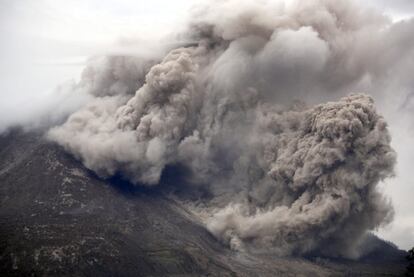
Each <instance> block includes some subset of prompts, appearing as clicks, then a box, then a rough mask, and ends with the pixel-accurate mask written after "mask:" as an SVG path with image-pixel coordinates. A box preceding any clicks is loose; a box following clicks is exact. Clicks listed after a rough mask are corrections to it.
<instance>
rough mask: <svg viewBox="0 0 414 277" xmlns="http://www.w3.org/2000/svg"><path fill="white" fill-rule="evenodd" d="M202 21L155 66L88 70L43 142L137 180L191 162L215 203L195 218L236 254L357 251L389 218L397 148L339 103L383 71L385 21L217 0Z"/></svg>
mask: <svg viewBox="0 0 414 277" xmlns="http://www.w3.org/2000/svg"><path fill="white" fill-rule="evenodd" d="M194 18H195V19H194V20H193V21H192V22H191V23H190V26H189V28H188V29H189V32H188V33H187V34H185V35H184V36H183V37H184V38H185V39H188V41H194V40H195V41H197V42H198V43H196V44H194V43H191V44H188V46H187V47H181V48H177V49H174V50H172V51H170V52H169V53H168V54H167V55H165V57H163V58H160V59H159V61H156V60H154V59H153V58H151V59H144V58H141V59H137V58H133V57H115V58H110V59H106V60H104V62H98V63H97V62H94V63H92V65H91V66H89V67H88V69H87V70H85V73H84V78H83V79H82V81H81V83H80V84H79V85H78V87H80V88H82V89H84V90H85V91H86V93H88V94H90V95H92V96H93V97H94V100H93V101H91V102H90V104H89V105H87V106H86V107H84V108H82V109H81V110H79V111H77V112H75V113H74V114H72V115H71V116H70V117H69V119H68V120H67V122H66V123H64V124H63V125H61V126H58V127H55V128H53V129H52V130H51V131H50V132H49V137H50V138H51V139H53V140H55V141H57V142H58V143H59V144H61V145H62V146H63V147H65V149H67V150H68V151H70V152H71V153H73V154H74V155H75V156H76V157H78V158H79V159H80V160H82V162H83V163H84V164H85V166H86V167H88V168H90V169H92V170H94V171H95V172H96V173H97V174H98V175H100V176H102V177H109V176H112V175H114V174H121V175H122V176H124V178H126V179H128V180H129V181H131V182H132V183H134V184H136V185H142V186H156V185H157V184H158V183H159V180H160V177H161V174H162V172H163V170H164V169H165V167H166V166H168V165H177V164H178V165H180V166H183V167H185V168H186V169H188V172H189V173H190V174H189V176H186V178H185V180H187V182H188V185H189V187H192V186H194V187H200V186H202V187H203V188H204V189H206V190H208V191H209V192H210V194H211V196H212V197H211V198H209V199H200V201H199V202H195V203H192V204H191V205H192V206H193V211H194V212H195V213H196V214H198V215H200V218H201V220H202V221H203V222H204V223H205V224H206V226H207V228H208V229H209V230H210V231H211V232H212V233H213V234H214V235H215V236H216V237H217V238H219V239H220V240H222V241H223V242H225V243H228V244H229V245H230V246H231V247H233V248H235V249H238V250H248V251H258V250H259V249H262V250H263V251H265V252H273V253H276V254H280V255H290V254H303V253H309V252H312V251H321V252H323V253H324V254H326V255H334V256H335V255H342V256H348V257H354V256H357V255H358V253H356V252H355V249H356V248H357V246H358V243H359V242H360V240H361V239H362V238H363V235H364V234H365V233H366V231H367V230H373V229H375V228H378V227H379V226H381V225H382V224H386V223H387V222H389V221H390V220H391V218H392V215H393V211H392V207H391V205H390V204H389V203H388V202H387V200H385V199H384V197H383V196H382V195H381V194H380V193H378V191H377V189H376V186H377V184H378V183H379V182H380V181H381V180H383V179H384V178H386V177H389V176H391V175H392V174H393V167H394V164H395V153H394V151H393V150H392V149H391V147H390V136H389V133H388V130H387V125H386V123H385V121H384V119H383V118H382V117H381V116H380V115H378V113H377V112H376V110H375V107H374V103H373V100H372V99H371V98H370V97H369V96H367V95H364V94H354V95H349V96H346V97H343V98H340V97H339V95H342V96H343V95H348V93H349V92H350V91H352V90H353V88H357V87H359V85H361V84H365V82H367V80H375V78H380V77H382V76H384V75H385V74H386V72H380V70H379V68H381V63H387V62H389V60H390V59H391V57H390V56H384V59H382V60H380V59H376V58H375V57H374V53H375V52H376V51H377V50H378V47H379V46H377V45H380V44H381V43H380V42H381V41H385V39H386V38H388V37H389V33H388V32H392V31H393V30H392V29H384V28H385V27H386V26H387V24H389V21H388V20H387V19H386V18H385V17H384V16H381V15H378V14H376V13H373V12H371V11H363V12H362V11H360V10H359V9H358V7H357V6H356V5H355V3H354V2H352V1H351V2H349V1H328V0H324V1H322V0H321V1H316V2H315V1H313V4H309V3H306V4H305V3H303V1H302V2H301V4H299V2H296V1H290V2H289V4H283V3H282V2H280V3H278V4H272V3H271V2H261V3H254V2H242V4H240V3H239V2H236V1H222V2H217V3H215V5H211V6H209V7H207V8H202V9H199V10H198V11H196V14H195V17H194ZM368 34H370V35H369V36H367V35H368ZM368 38H369V39H368ZM394 38H395V40H399V39H401V37H399V36H398V32H397V33H396V35H395V36H394ZM360 40H362V41H363V42H364V43H361V44H359V43H355V41H360ZM392 43H393V42H392V41H391V42H389V44H392ZM367 45H368V46H369V47H371V46H372V49H376V51H372V49H370V48H369V47H368V46H367ZM379 50H381V49H379ZM296 99H302V100H305V101H297V100H296ZM338 99H340V100H339V101H338ZM328 100H335V101H334V102H328ZM320 103H322V104H320ZM327 242H329V243H327ZM326 245H328V246H326Z"/></svg>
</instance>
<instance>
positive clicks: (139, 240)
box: [0, 129, 406, 276]
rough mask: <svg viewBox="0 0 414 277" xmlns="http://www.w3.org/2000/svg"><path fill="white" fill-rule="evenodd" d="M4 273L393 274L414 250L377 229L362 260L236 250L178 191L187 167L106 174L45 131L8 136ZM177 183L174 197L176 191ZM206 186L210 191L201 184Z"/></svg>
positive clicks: (0, 153)
mask: <svg viewBox="0 0 414 277" xmlns="http://www.w3.org/2000/svg"><path fill="white" fill-rule="evenodd" d="M0 157H1V159H0V203H1V204H0V205H1V206H0V274H1V276H297V275H302V276H343V275H347V276H349V275H352V276H390V275H393V276H394V275H400V274H403V272H404V270H405V266H406V264H405V260H404V256H405V255H406V252H405V251H402V250H399V249H398V248H397V247H395V246H394V245H393V244H391V243H388V242H384V241H382V240H380V239H379V238H377V237H375V236H374V235H370V236H369V238H368V239H367V240H366V242H365V243H364V247H366V248H367V249H368V250H369V251H368V250H367V251H365V252H366V253H367V254H366V255H365V256H363V257H361V258H360V259H358V260H346V259H339V258H338V259H335V258H327V257H323V256H319V255H318V254H317V253H315V254H311V255H307V256H306V257H295V256H293V257H275V256H273V255H269V254H254V253H248V252H240V251H234V250H231V249H230V248H229V247H228V246H226V245H224V244H222V243H221V242H220V241H218V240H217V239H216V238H215V237H214V236H213V235H212V234H210V233H209V232H208V231H207V229H206V228H205V227H203V225H202V224H201V223H200V222H199V221H198V220H197V217H196V216H195V215H193V214H192V212H191V211H190V210H188V209H187V208H186V206H185V205H182V204H181V201H177V197H178V198H180V197H197V195H185V196H183V195H184V194H186V192H185V184H180V182H184V181H183V180H179V179H178V178H175V176H174V172H175V170H177V169H171V170H165V172H164V174H163V177H162V180H161V181H162V184H161V185H160V186H157V187H155V188H145V187H139V186H134V185H132V184H130V183H128V182H127V181H124V180H123V179H122V178H119V177H113V178H111V179H101V178H99V177H98V176H96V175H95V174H94V173H93V172H91V171H89V170H88V169H86V168H85V167H84V166H83V165H82V163H80V162H78V161H77V160H76V159H75V158H74V157H72V156H71V155H70V154H67V153H66V152H65V151H63V149H62V148H61V147H60V146H58V145H56V144H54V143H52V142H50V141H48V140H46V139H45V138H44V135H43V134H42V133H41V132H24V131H22V130H17V129H16V130H12V131H10V132H8V133H7V134H4V135H2V136H1V137H0ZM172 192H174V195H175V196H174V197H173V196H171V195H172ZM199 193H202V192H199Z"/></svg>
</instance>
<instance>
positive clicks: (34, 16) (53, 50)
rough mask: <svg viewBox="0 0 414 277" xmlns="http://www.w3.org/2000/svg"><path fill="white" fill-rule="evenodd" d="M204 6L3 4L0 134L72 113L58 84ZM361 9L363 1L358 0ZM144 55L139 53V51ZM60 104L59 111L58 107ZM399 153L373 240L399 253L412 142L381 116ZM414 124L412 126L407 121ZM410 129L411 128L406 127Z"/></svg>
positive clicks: (406, 12)
mask: <svg viewBox="0 0 414 277" xmlns="http://www.w3.org/2000/svg"><path fill="white" fill-rule="evenodd" d="M201 1H202V0H199V1H195V0H174V1H168V0H151V1H139V0H138V1H134V0H130V1H125V0H124V1H114V0H113V1H109V0H89V1H82V0H72V1H70V0H1V1H0V36H1V43H0V74H1V75H0V76H1V78H0V99H1V100H0V132H1V131H2V128H4V127H5V126H7V125H9V124H11V123H16V122H23V123H28V122H31V121H32V118H34V115H38V114H42V113H45V111H47V110H50V109H53V108H58V109H59V108H60V109H62V111H63V112H64V111H70V110H71V109H75V107H77V106H78V105H81V104H82V101H84V100H85V99H82V98H73V97H71V96H70V95H68V94H65V93H66V92H64V91H63V92H62V91H60V92H59V93H56V92H55V88H56V86H58V85H59V84H62V83H65V82H70V81H71V80H76V79H78V78H79V75H80V72H81V70H82V68H83V66H84V64H85V62H86V60H87V57H89V56H93V55H102V54H106V53H114V52H118V51H119V52H128V51H130V52H133V51H137V49H138V48H139V47H134V46H139V45H142V44H145V43H149V41H154V40H155V41H156V40H157V39H158V38H161V37H162V36H163V35H166V34H168V33H169V32H171V31H173V30H176V29H177V28H178V26H182V25H183V24H181V23H182V22H183V21H185V19H186V14H187V11H188V10H189V8H190V7H191V6H192V5H193V4H195V3H197V2H201ZM361 2H362V1H361ZM364 3H367V5H373V6H375V7H376V8H377V9H379V10H381V11H383V12H385V13H387V14H389V15H391V16H392V17H393V19H394V20H396V21H398V20H402V19H404V18H409V17H412V16H413V15H414V1H413V0H392V1H391V0H368V1H364ZM141 48H142V47H141ZM62 97H63V98H64V99H65V104H64V105H63V106H62V104H59V105H60V106H58V107H56V105H58V103H59V101H60V100H61V99H62ZM382 112H384V113H385V116H386V117H387V119H389V123H390V129H391V132H392V135H393V146H394V148H395V149H396V150H397V152H398V165H397V177H396V178H394V179H392V180H387V182H386V184H384V186H383V187H384V191H385V192H386V194H387V195H389V196H390V197H391V198H392V201H393V203H394V206H395V209H396V218H395V221H394V223H392V224H391V225H390V226H389V227H387V228H385V229H383V230H380V231H379V234H380V235H381V236H382V237H383V238H385V239H387V240H390V241H393V242H394V243H396V244H397V245H398V246H400V247H402V248H405V249H408V248H409V247H412V246H414V202H413V201H412V197H413V195H414V184H413V181H412V177H411V174H410V173H411V172H410V171H411V167H412V164H413V163H414V139H413V135H412V130H411V129H409V128H407V125H406V122H407V120H411V119H410V118H409V117H411V114H409V115H406V116H407V117H408V119H407V120H401V121H400V120H396V119H394V118H397V117H393V116H392V115H387V111H386V110H384V111H382ZM413 123H414V122H413ZM412 126H414V125H412Z"/></svg>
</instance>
